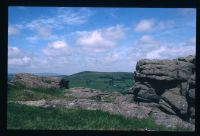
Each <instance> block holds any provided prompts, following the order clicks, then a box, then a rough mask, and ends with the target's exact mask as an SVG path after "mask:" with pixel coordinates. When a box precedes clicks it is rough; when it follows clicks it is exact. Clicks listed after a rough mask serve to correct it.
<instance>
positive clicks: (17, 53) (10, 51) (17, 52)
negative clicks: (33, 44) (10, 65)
mask: <svg viewBox="0 0 200 136" xmlns="http://www.w3.org/2000/svg"><path fill="white" fill-rule="evenodd" d="M20 55H21V54H20V50H19V49H18V48H17V47H8V57H9V58H13V57H17V56H20Z"/></svg>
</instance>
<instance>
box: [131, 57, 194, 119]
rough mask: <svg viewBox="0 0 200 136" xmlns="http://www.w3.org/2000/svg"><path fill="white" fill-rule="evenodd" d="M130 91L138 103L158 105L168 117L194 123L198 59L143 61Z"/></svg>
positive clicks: (137, 69) (137, 65)
mask: <svg viewBox="0 0 200 136" xmlns="http://www.w3.org/2000/svg"><path fill="white" fill-rule="evenodd" d="M134 79H135V84H134V86H133V87H132V88H131V89H132V91H129V92H131V93H132V94H133V95H134V100H135V101H136V102H148V103H150V102H154V103H158V104H159V107H160V109H161V110H162V111H163V112H165V113H167V114H173V115H176V116H179V117H180V118H182V119H184V120H187V121H189V120H190V122H192V123H194V122H195V121H194V119H195V112H194V111H195V107H194V102H195V57H194V56H192V55H190V56H187V57H180V58H178V59H173V60H158V59H153V60H149V59H142V60H139V61H138V62H137V64H136V71H135V72H134Z"/></svg>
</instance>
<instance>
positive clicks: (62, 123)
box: [7, 103, 183, 131]
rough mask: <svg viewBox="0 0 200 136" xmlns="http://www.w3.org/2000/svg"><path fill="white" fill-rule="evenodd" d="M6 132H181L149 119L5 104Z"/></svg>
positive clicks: (81, 110)
mask: <svg viewBox="0 0 200 136" xmlns="http://www.w3.org/2000/svg"><path fill="white" fill-rule="evenodd" d="M7 115H8V116H7V127H8V129H39V130H142V129H144V128H148V129H152V130H158V131H179V130H180V131H183V129H169V128H166V127H164V126H160V125H156V124H155V123H154V122H153V121H152V120H151V119H127V118H124V117H122V116H119V115H111V114H109V113H108V112H102V111H99V110H97V111H90V110H83V109H65V108H42V107H32V106H25V105H21V104H14V103H9V104H8V114H7Z"/></svg>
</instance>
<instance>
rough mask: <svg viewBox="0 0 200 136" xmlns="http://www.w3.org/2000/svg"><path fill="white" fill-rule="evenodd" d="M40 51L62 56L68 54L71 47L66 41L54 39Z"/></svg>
mask: <svg viewBox="0 0 200 136" xmlns="http://www.w3.org/2000/svg"><path fill="white" fill-rule="evenodd" d="M42 51H43V53H44V54H45V55H47V56H62V55H67V54H69V53H70V51H71V49H70V48H69V46H68V44H67V42H66V41H54V42H51V43H49V44H48V47H47V48H45V49H43V50H42Z"/></svg>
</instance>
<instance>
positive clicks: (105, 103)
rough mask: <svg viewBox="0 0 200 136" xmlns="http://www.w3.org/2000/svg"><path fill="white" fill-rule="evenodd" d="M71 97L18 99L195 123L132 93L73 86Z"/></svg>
mask: <svg viewBox="0 0 200 136" xmlns="http://www.w3.org/2000/svg"><path fill="white" fill-rule="evenodd" d="M65 95H66V96H67V97H68V98H69V99H56V100H44V99H42V100H38V101H18V102H17V103H20V104H26V105H31V106H42V107H65V108H82V109H88V110H102V111H107V112H110V113H111V114H119V115H122V116H125V117H128V118H140V119H141V118H152V119H154V120H155V122H156V123H157V124H161V125H164V126H166V127H171V128H177V127H180V128H182V127H183V128H191V129H193V130H194V125H193V124H190V123H188V122H185V121H183V120H182V119H181V118H179V117H177V116H175V115H169V114H166V113H164V112H162V111H161V110H160V109H159V105H158V104H155V103H148V104H146V103H135V102H134V101H133V99H132V98H133V97H132V95H128V94H127V95H122V94H120V93H118V92H113V93H108V92H101V91H100V90H94V89H90V88H72V89H70V90H69V91H68V92H67V93H66V94H65Z"/></svg>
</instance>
